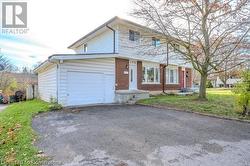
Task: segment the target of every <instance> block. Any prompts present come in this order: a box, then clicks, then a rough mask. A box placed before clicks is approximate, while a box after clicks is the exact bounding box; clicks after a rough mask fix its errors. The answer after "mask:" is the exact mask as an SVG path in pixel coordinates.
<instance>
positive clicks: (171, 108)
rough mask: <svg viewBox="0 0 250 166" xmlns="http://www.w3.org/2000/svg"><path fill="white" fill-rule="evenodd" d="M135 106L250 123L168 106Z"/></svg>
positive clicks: (249, 121) (245, 121)
mask: <svg viewBox="0 0 250 166" xmlns="http://www.w3.org/2000/svg"><path fill="white" fill-rule="evenodd" d="M136 105H141V106H147V107H153V108H160V109H165V110H173V111H180V112H187V113H194V114H197V115H202V116H208V117H212V118H218V119H224V120H232V121H238V122H244V123H250V120H244V119H237V118H230V117H226V116H218V115H213V114H206V113H201V112H195V111H190V110H185V109H178V108H173V107H168V106H160V105H148V104H140V103H136Z"/></svg>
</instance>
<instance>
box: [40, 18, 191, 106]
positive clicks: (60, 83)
mask: <svg viewBox="0 0 250 166" xmlns="http://www.w3.org/2000/svg"><path fill="white" fill-rule="evenodd" d="M146 34H150V35H151V36H155V37H151V38H147V39H146V38H144V36H148V35H146ZM160 35H161V34H159V32H156V31H154V30H152V29H149V28H147V27H144V26H141V25H139V24H136V23H133V22H130V21H127V20H124V19H120V18H118V17H114V18H112V19H111V20H109V21H108V22H106V23H104V24H103V25H101V26H99V27H98V28H96V29H95V30H94V31H92V32H90V33H89V34H87V35H86V36H84V37H82V38H81V39H79V40H78V41H76V42H75V43H73V44H72V45H70V46H69V47H68V48H70V49H73V50H74V51H75V52H76V54H60V55H52V56H50V57H49V58H48V60H46V61H45V62H43V63H42V64H41V65H40V66H39V67H37V68H36V69H35V71H36V72H37V73H38V93H39V96H40V98H41V99H43V100H45V101H51V100H57V101H58V103H60V104H62V105H63V106H73V105H84V104H96V103H114V102H127V101H129V100H133V99H134V100H136V99H139V98H145V97H148V96H149V93H148V92H149V91H150V92H153V91H161V90H162V89H163V87H164V89H165V90H180V89H181V88H191V87H192V82H193V80H192V73H193V69H192V68H191V66H190V65H189V64H185V62H184V61H183V60H181V59H180V56H178V54H177V53H171V55H169V57H170V58H169V65H168V66H167V67H166V68H165V67H164V66H165V65H166V63H167V62H166V54H164V55H158V56H152V55H147V54H140V53H141V52H142V50H141V49H140V47H138V46H140V45H141V44H142V43H148V44H149V47H157V48H158V47H159V48H160V49H163V50H164V49H166V47H167V46H166V44H162V43H164V42H162V41H161V40H162V39H160V37H159V38H158V36H160ZM144 39H145V40H144Z"/></svg>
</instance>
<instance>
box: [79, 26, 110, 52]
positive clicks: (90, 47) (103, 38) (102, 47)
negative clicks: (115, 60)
mask: <svg viewBox="0 0 250 166" xmlns="http://www.w3.org/2000/svg"><path fill="white" fill-rule="evenodd" d="M113 40H114V37H113V31H111V30H110V29H108V30H107V31H105V32H103V33H102V34H100V35H97V36H95V37H94V38H92V39H90V40H88V41H87V42H86V43H84V44H81V45H80V46H78V47H77V48H76V49H75V52H76V53H78V54H83V53H84V54H92V53H112V52H113V51H114V50H113V49H114V43H113ZM84 45H86V46H87V49H86V51H85V52H84Z"/></svg>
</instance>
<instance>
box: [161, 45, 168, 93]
mask: <svg viewBox="0 0 250 166" xmlns="http://www.w3.org/2000/svg"><path fill="white" fill-rule="evenodd" d="M168 51H169V49H168V43H167V64H166V65H164V66H163V67H162V70H163V71H162V74H163V76H162V79H163V80H162V92H163V93H165V83H166V67H167V66H168Z"/></svg>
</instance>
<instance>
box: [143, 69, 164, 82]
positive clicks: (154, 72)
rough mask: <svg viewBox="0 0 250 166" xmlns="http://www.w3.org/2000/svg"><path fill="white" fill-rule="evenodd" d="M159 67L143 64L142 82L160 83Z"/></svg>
mask: <svg viewBox="0 0 250 166" xmlns="http://www.w3.org/2000/svg"><path fill="white" fill-rule="evenodd" d="M159 70H160V69H159V67H151V66H143V69H142V82H143V83H160V71H159Z"/></svg>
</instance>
